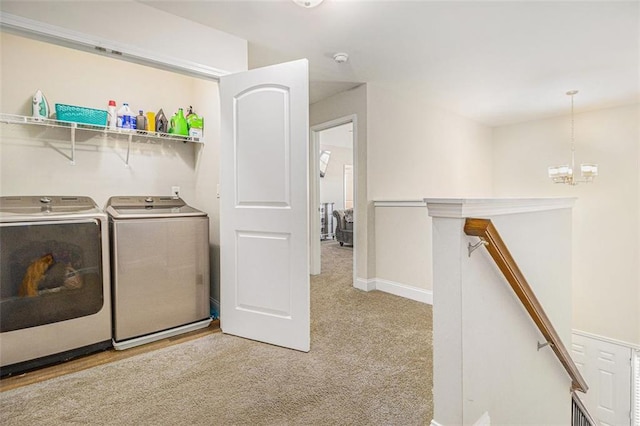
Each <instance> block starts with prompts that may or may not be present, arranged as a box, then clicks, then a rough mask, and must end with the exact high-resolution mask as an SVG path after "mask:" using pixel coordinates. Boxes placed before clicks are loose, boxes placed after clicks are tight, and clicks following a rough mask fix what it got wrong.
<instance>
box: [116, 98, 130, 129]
mask: <svg viewBox="0 0 640 426" xmlns="http://www.w3.org/2000/svg"><path fill="white" fill-rule="evenodd" d="M118 127H122V129H125V130H131V129H133V115H132V114H131V109H129V104H128V103H126V102H124V103H123V104H122V106H121V107H120V109H119V110H118Z"/></svg>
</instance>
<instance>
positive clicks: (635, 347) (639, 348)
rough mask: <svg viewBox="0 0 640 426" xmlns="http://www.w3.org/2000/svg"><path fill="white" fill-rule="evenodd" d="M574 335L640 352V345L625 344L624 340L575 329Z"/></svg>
mask: <svg viewBox="0 0 640 426" xmlns="http://www.w3.org/2000/svg"><path fill="white" fill-rule="evenodd" d="M572 333H573V334H577V335H580V336H584V337H588V338H590V339H596V340H600V341H602V342H607V343H611V344H613V345H618V346H622V347H625V348H629V349H633V350H636V351H640V345H637V344H635V343H629V342H625V341H622V340H617V339H613V338H611V337H605V336H600V335H598V334H593V333H589V332H586V331H582V330H577V329H575V328H574V329H573V330H572Z"/></svg>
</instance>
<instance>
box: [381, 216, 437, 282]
mask: <svg viewBox="0 0 640 426" xmlns="http://www.w3.org/2000/svg"><path fill="white" fill-rule="evenodd" d="M375 211H376V228H375V229H376V235H375V238H376V278H378V279H380V280H385V281H391V282H393V283H397V284H401V285H405V286H409V287H415V288H418V289H422V290H429V291H431V290H432V288H433V285H432V284H433V272H432V261H431V256H432V247H431V241H430V240H429V238H427V236H428V235H431V218H430V217H428V215H427V208H426V206H424V207H376V209H375Z"/></svg>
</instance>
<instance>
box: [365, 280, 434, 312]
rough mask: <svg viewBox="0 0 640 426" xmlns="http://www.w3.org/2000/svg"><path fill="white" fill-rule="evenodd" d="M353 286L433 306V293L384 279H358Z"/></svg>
mask: <svg viewBox="0 0 640 426" xmlns="http://www.w3.org/2000/svg"><path fill="white" fill-rule="evenodd" d="M353 286H354V287H355V288H357V289H360V290H364V291H373V290H378V291H382V292H384V293H389V294H393V295H396V296H400V297H404V298H405V299H410V300H415V301H416V302H421V303H426V304H428V305H433V291H431V290H426V289H423V288H417V287H413V286H410V285H406V284H402V283H397V282H394V281H389V280H384V279H382V278H372V279H369V280H365V279H363V278H358V279H356V281H355V282H354V284H353Z"/></svg>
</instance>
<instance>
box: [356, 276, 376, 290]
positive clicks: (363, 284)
mask: <svg viewBox="0 0 640 426" xmlns="http://www.w3.org/2000/svg"><path fill="white" fill-rule="evenodd" d="M353 286H354V287H355V288H357V289H358V290H362V291H372V290H375V289H376V281H375V279H373V280H367V279H365V278H356V279H355V281H354V282H353Z"/></svg>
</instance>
